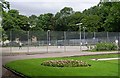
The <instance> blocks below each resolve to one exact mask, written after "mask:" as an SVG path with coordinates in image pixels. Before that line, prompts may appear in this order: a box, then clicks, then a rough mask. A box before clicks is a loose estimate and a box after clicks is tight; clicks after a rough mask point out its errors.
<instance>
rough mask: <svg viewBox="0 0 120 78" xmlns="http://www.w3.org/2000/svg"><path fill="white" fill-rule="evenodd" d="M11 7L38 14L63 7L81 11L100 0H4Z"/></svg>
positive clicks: (23, 12) (29, 13) (54, 11)
mask: <svg viewBox="0 0 120 78" xmlns="http://www.w3.org/2000/svg"><path fill="white" fill-rule="evenodd" d="M6 1H9V2H10V4H11V9H17V10H19V12H20V14H22V15H27V16H30V15H32V14H34V15H37V16H39V15H40V14H44V13H53V14H56V13H57V12H59V11H60V10H61V9H63V8H64V7H71V8H73V10H74V11H81V12H82V11H83V10H85V9H88V8H90V7H92V6H95V5H97V4H98V3H99V1H100V0H6Z"/></svg>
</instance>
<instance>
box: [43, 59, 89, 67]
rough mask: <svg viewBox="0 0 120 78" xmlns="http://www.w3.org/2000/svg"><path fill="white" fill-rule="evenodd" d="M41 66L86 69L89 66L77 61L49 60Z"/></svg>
mask: <svg viewBox="0 0 120 78" xmlns="http://www.w3.org/2000/svg"><path fill="white" fill-rule="evenodd" d="M41 65H44V66H51V67H88V66H91V65H90V64H87V63H86V62H83V61H78V60H49V61H44V62H43V63H42V64H41Z"/></svg>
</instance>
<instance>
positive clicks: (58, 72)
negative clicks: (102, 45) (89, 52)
mask: <svg viewBox="0 0 120 78" xmlns="http://www.w3.org/2000/svg"><path fill="white" fill-rule="evenodd" d="M109 57H110V58H112V57H118V54H107V55H94V56H79V57H78V56H77V57H63V58H62V57H60V58H37V59H27V60H17V61H13V62H10V63H7V64H6V65H5V66H7V67H9V68H10V69H13V70H15V71H16V72H19V73H21V74H23V75H25V76H28V77H32V78H37V77H39V76H118V66H120V63H119V62H118V60H109V61H94V60H90V59H93V58H109ZM61 59H62V60H63V59H67V60H68V59H70V60H71V59H73V60H82V61H85V62H87V63H88V64H91V66H90V67H48V66H43V65H41V63H42V62H43V61H46V60H61Z"/></svg>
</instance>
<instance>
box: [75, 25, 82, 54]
mask: <svg viewBox="0 0 120 78" xmlns="http://www.w3.org/2000/svg"><path fill="white" fill-rule="evenodd" d="M76 25H78V26H79V31H80V38H79V39H80V52H81V51H82V48H81V45H82V44H81V25H82V23H78V24H76Z"/></svg>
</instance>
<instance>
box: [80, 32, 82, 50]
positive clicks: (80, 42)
mask: <svg viewBox="0 0 120 78" xmlns="http://www.w3.org/2000/svg"><path fill="white" fill-rule="evenodd" d="M81 51H82V48H81V31H80V52H81Z"/></svg>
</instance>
